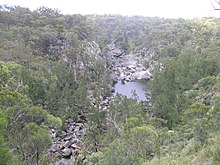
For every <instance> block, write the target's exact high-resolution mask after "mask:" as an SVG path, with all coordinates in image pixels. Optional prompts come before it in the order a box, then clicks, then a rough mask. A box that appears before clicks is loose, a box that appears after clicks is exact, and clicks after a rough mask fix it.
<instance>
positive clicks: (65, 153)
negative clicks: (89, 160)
mask: <svg viewBox="0 0 220 165" xmlns="http://www.w3.org/2000/svg"><path fill="white" fill-rule="evenodd" d="M107 58H108V60H110V61H111V62H112V63H111V66H110V69H111V71H112V72H111V75H110V76H111V79H112V80H113V81H115V82H116V81H119V80H121V81H134V80H149V79H151V78H152V74H151V73H150V70H149V69H148V68H146V67H145V66H144V65H143V64H142V61H141V60H142V59H141V58H140V57H139V56H137V55H136V54H132V53H130V54H125V53H123V52H122V51H121V50H120V49H119V48H117V47H116V46H115V45H113V44H112V45H109V52H108V53H107ZM89 93H92V91H88V98H89V99H90V101H91V104H92V105H94V106H97V105H95V104H96V103H95V100H93V98H92V95H91V94H89ZM111 97H113V96H108V97H105V98H101V102H100V108H101V111H108V109H109V104H110V101H111ZM65 125H66V129H65V130H63V131H58V130H55V129H50V134H51V137H52V139H53V144H52V146H51V148H50V150H49V153H50V154H51V155H53V156H55V157H57V158H58V161H56V162H55V164H54V165H81V164H82V161H83V159H84V157H83V155H82V154H81V147H82V145H83V143H82V141H81V137H83V136H85V135H86V123H85V121H84V120H83V119H82V118H81V117H80V116H78V118H77V119H71V118H69V119H67V120H66V121H65Z"/></svg>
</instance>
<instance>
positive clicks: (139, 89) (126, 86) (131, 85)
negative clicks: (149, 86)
mask: <svg viewBox="0 0 220 165" xmlns="http://www.w3.org/2000/svg"><path fill="white" fill-rule="evenodd" d="M145 88H146V81H145V80H136V81H130V82H125V83H122V82H121V81H118V82H117V83H116V84H115V93H114V94H115V95H116V94H117V93H119V94H122V95H124V96H127V97H128V98H134V96H133V94H132V93H133V91H135V93H136V94H137V96H138V100H140V101H144V100H146V99H145Z"/></svg>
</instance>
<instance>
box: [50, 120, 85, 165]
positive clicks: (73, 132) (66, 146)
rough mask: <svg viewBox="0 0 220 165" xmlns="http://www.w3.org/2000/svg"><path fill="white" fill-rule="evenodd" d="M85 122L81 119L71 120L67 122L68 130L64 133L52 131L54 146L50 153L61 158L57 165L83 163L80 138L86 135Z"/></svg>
mask: <svg viewBox="0 0 220 165" xmlns="http://www.w3.org/2000/svg"><path fill="white" fill-rule="evenodd" d="M84 122H85V121H83V120H82V119H81V118H78V119H76V120H73V119H71V118H69V119H68V120H66V123H65V125H66V126H67V128H66V129H65V130H64V131H61V132H59V131H57V130H55V129H51V130H50V134H51V136H52V139H53V144H52V146H51V148H50V150H49V152H50V153H51V154H52V155H53V156H55V157H57V158H59V160H58V161H57V162H56V163H55V165H80V164H81V163H82V160H83V155H82V154H81V152H80V150H81V147H82V142H81V140H80V138H81V137H82V136H84V135H85V134H86V132H85V123H84Z"/></svg>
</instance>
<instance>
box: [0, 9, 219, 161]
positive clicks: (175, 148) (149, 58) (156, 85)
mask: <svg viewBox="0 0 220 165" xmlns="http://www.w3.org/2000/svg"><path fill="white" fill-rule="evenodd" d="M0 38H1V39H0V165H28V164H29V165H36V164H39V165H41V164H42V165H48V164H59V163H60V164H61V160H62V162H63V164H71V165H72V164H76V165H80V164H89V165H92V164H94V165H148V164H149V165H164V164H176V165H188V164H192V165H194V164H213V165H215V164H216V165H217V164H219V163H220V134H219V128H220V19H216V18H202V19H190V20H187V19H186V20H185V19H164V18H157V17H141V16H133V17H126V16H120V15H102V16H101V15H86V16H82V15H63V14H61V13H60V12H59V10H58V9H50V8H46V7H41V8H39V9H37V10H35V11H30V10H29V9H28V8H23V7H19V6H16V7H9V6H4V5H2V6H0ZM129 55H132V57H133V56H134V57H136V58H137V59H138V61H139V63H140V64H141V65H143V66H144V67H145V68H147V69H148V71H149V72H151V74H152V77H151V78H149V79H150V80H149V79H148V80H147V81H146V86H147V88H148V89H149V91H150V100H148V101H138V100H136V99H130V98H126V97H124V96H122V95H116V96H113V95H112V92H113V89H114V88H113V85H114V83H115V81H117V79H118V78H119V77H118V76H117V74H116V72H117V70H115V66H116V65H118V63H119V62H118V61H117V59H123V58H124V57H126V56H129ZM119 69H120V68H119ZM125 69H126V68H125ZM134 95H135V94H134ZM70 129H72V132H73V133H71V134H69V132H68V131H67V130H70ZM70 136H71V137H70ZM73 136H74V137H73ZM71 140H73V141H71ZM58 142H59V145H56V143H58ZM61 143H62V144H61ZM51 146H52V147H51ZM55 146H56V147H55Z"/></svg>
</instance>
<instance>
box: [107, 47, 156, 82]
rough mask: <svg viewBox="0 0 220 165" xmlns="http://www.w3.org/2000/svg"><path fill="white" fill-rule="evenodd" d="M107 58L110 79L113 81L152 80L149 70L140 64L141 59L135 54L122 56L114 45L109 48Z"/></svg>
mask: <svg viewBox="0 0 220 165" xmlns="http://www.w3.org/2000/svg"><path fill="white" fill-rule="evenodd" d="M108 58H109V59H110V60H111V61H113V64H112V65H111V70H112V74H111V78H112V79H114V80H115V81H117V80H125V81H133V80H149V79H151V78H152V74H151V73H150V70H149V69H148V68H146V67H145V66H144V65H143V64H142V62H141V61H142V59H141V57H140V56H138V55H136V54H132V53H131V54H124V53H123V52H122V51H121V50H120V49H119V48H117V47H115V46H114V45H110V46H109V52H108Z"/></svg>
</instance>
